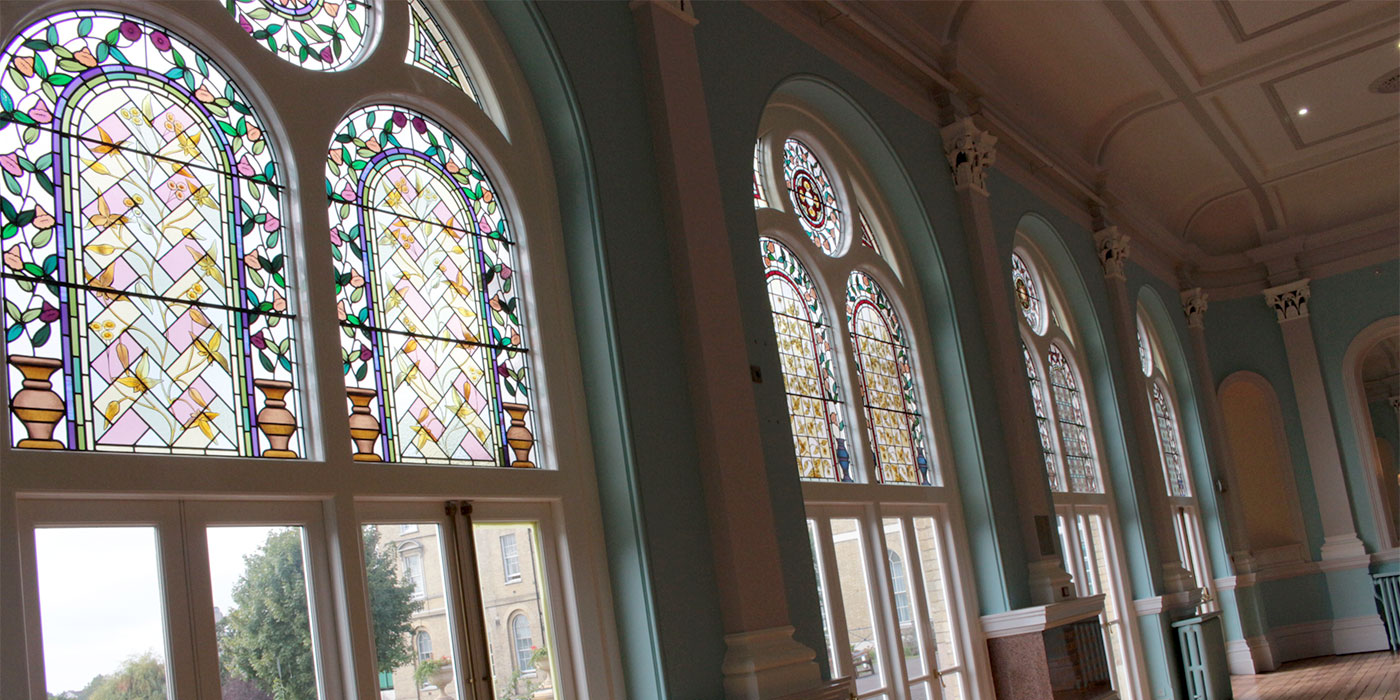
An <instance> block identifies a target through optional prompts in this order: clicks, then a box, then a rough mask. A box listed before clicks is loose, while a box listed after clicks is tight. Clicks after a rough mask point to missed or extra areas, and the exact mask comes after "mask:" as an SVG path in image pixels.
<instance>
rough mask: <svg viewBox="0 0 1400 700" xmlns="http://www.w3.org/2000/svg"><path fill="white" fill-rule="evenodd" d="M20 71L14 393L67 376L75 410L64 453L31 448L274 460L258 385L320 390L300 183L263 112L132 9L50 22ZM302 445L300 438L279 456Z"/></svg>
mask: <svg viewBox="0 0 1400 700" xmlns="http://www.w3.org/2000/svg"><path fill="white" fill-rule="evenodd" d="M0 65H3V66H4V69H3V70H4V73H3V75H2V76H0V173H3V174H2V175H0V179H3V181H4V185H5V188H6V194H5V197H4V199H3V200H0V207H3V213H4V227H3V232H0V241H3V242H0V246H3V247H4V257H3V260H4V268H3V277H4V281H3V286H2V287H0V295H2V296H3V297H4V305H5V315H6V322H5V323H6V327H5V340H4V344H5V347H4V352H5V354H6V357H7V359H8V360H9V363H10V365H11V368H10V370H9V372H10V374H9V376H10V386H11V387H13V388H14V389H15V391H19V390H20V387H21V384H22V382H23V380H24V373H32V372H34V371H35V370H34V366H35V365H36V362H37V363H38V365H40V366H42V365H44V364H45V363H47V365H48V366H47V368H46V371H48V372H54V371H56V370H57V369H59V368H61V373H59V374H58V375H57V376H55V377H54V378H53V382H54V385H55V388H56V394H57V396H58V397H61V399H62V404H63V405H62V407H61V409H60V410H61V415H58V414H57V413H55V416H56V417H54V418H53V421H54V422H53V423H49V424H48V429H50V430H53V440H52V441H48V442H43V441H41V444H34V443H33V442H32V441H26V440H19V443H20V446H26V447H28V446H36V447H49V448H56V449H69V450H108V451H126V452H141V453H182V454H201V455H232V456H237V455H242V456H252V455H257V454H260V453H261V452H262V451H263V449H262V448H263V447H265V446H267V441H266V440H264V436H263V435H260V434H259V432H258V430H256V428H257V427H258V423H259V421H260V420H263V419H260V418H259V415H258V410H259V409H258V406H257V405H256V404H257V403H259V402H258V398H257V396H256V392H255V391H254V388H255V386H256V387H259V388H262V389H264V393H265V394H266V397H267V399H268V400H269V403H271V402H272V401H274V400H276V401H282V400H285V402H286V404H287V405H288V406H291V407H292V408H293V410H295V407H296V406H297V405H298V404H299V403H300V396H299V390H298V388H297V382H296V378H297V375H298V374H299V372H298V371H297V367H296V357H297V352H296V347H295V341H294V333H293V326H294V325H295V323H294V321H293V316H292V313H291V312H292V308H291V304H292V302H291V299H292V298H293V297H294V296H295V295H293V294H291V293H290V292H289V291H288V289H289V281H288V279H287V277H288V275H289V270H291V269H292V268H293V267H294V266H293V265H292V264H291V263H290V261H289V259H288V255H287V254H286V252H285V251H284V243H285V239H286V232H285V229H284V228H283V226H282V209H281V195H282V185H281V183H280V175H279V173H278V166H277V163H276V162H275V160H274V158H273V153H272V149H271V148H270V147H269V144H268V136H267V132H266V129H265V128H264V126H263V124H262V122H261V120H260V119H259V118H258V116H257V114H256V113H255V112H254V111H253V109H252V107H251V105H250V104H249V101H248V99H247V98H246V97H245V96H244V94H243V92H242V91H241V90H239V89H238V87H237V86H236V85H234V83H233V82H232V80H231V79H230V78H229V77H228V75H227V74H225V73H224V72H223V71H222V70H221V69H220V68H219V67H218V66H217V65H216V64H215V63H214V62H213V61H211V60H209V59H208V58H207V57H206V56H205V55H204V54H203V53H202V52H201V51H199V50H198V49H196V48H195V47H193V46H192V45H190V44H189V43H187V42H185V41H184V40H183V39H181V38H180V37H178V36H175V35H173V34H171V33H170V32H168V31H166V30H165V29H164V28H162V27H160V26H159V25H157V24H154V23H152V22H149V21H147V20H143V19H140V18H137V17H133V16H130V15H124V14H119V13H114V12H105V11H103V12H98V11H74V12H63V13H59V14H55V15H52V16H50V17H48V18H45V19H43V20H41V21H39V22H36V23H35V24H33V25H31V26H30V27H29V28H27V29H25V30H24V32H23V33H22V34H21V35H20V36H18V37H16V38H15V39H14V40H13V41H11V42H10V44H9V46H8V47H7V48H6V49H5V52H4V54H3V55H0ZM21 364H24V365H27V367H26V368H25V369H24V370H21V369H20V368H19V365H21ZM39 371H40V372H42V371H45V370H44V369H41V370H39ZM44 376H47V375H44ZM268 391H271V392H272V393H268ZM273 394H276V395H275V396H274V395H273ZM19 413H20V411H12V413H11V433H12V434H14V435H15V437H16V439H17V440H18V439H19V438H23V437H24V436H25V435H26V432H27V431H32V430H33V428H34V426H33V425H28V426H27V425H26V424H25V423H24V422H23V421H22V420H21V419H20V417H19V415H18V414H19ZM264 415H266V414H264ZM264 422H266V421H264ZM31 423H32V421H31ZM269 425H270V424H269ZM284 427H285V426H284ZM269 434H271V433H269ZM300 452H301V447H300V431H296V432H294V433H293V434H292V435H291V437H290V441H289V443H288V444H287V445H286V447H285V449H283V450H280V451H278V452H276V453H275V455H276V456H294V455H295V454H298V453H300Z"/></svg>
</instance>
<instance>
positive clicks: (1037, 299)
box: [1011, 253, 1045, 333]
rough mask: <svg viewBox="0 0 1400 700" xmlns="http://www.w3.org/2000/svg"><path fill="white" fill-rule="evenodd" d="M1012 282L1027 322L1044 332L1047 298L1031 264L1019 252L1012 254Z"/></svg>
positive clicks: (1032, 327) (1036, 329) (1038, 331)
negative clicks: (1043, 294) (1032, 270)
mask: <svg viewBox="0 0 1400 700" xmlns="http://www.w3.org/2000/svg"><path fill="white" fill-rule="evenodd" d="M1011 284H1012V286H1013V288H1014V289H1015V290H1016V304H1017V306H1019V307H1021V314H1022V315H1024V316H1025V317H1026V323H1029V324H1031V330H1033V331H1035V332H1036V333H1044V332H1045V299H1044V297H1042V296H1041V294H1040V285H1039V284H1038V283H1037V282H1036V279H1035V275H1034V274H1032V273H1031V269H1030V266H1028V265H1026V261H1025V260H1024V259H1022V258H1021V256H1020V255H1019V254H1017V253H1012V254H1011Z"/></svg>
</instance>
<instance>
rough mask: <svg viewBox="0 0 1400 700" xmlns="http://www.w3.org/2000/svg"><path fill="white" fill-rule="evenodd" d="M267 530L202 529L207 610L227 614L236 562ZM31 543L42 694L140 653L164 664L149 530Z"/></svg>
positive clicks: (47, 532) (89, 532)
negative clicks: (209, 590) (209, 593)
mask: <svg viewBox="0 0 1400 700" xmlns="http://www.w3.org/2000/svg"><path fill="white" fill-rule="evenodd" d="M274 529H279V528H268V527H217V528H209V559H210V562H209V571H210V581H211V585H212V587H213V596H214V605H215V607H217V608H219V609H220V610H221V611H223V613H224V614H228V612H229V611H230V610H232V609H233V586H234V584H236V583H237V582H238V579H239V577H240V576H241V575H242V573H243V558H244V557H245V556H246V555H249V554H253V553H255V552H256V551H257V550H258V548H259V547H260V546H261V545H262V543H263V541H264V540H266V539H267V534H268V532H270V531H272V530H274ZM34 543H35V547H36V550H37V554H38V575H39V614H40V620H41V623H42V627H43V639H44V671H45V678H46V683H47V685H48V692H50V693H61V692H64V691H67V690H81V689H82V688H83V687H85V686H86V685H87V684H88V682H89V681H91V680H92V678H93V677H94V676H96V675H98V674H101V673H110V672H112V671H114V670H116V669H117V668H119V667H120V666H121V664H122V662H123V661H125V660H126V659H128V658H130V657H132V656H139V655H141V654H143V653H146V652H152V653H153V654H155V655H156V656H157V658H160V659H161V660H162V661H164V657H165V647H166V642H165V631H164V625H163V617H164V613H163V611H162V609H161V605H162V603H161V588H160V583H159V577H160V567H159V564H158V562H157V555H156V552H157V549H156V530H155V528H153V527H83V528H36V529H35V531H34ZM209 614H211V615H212V614H213V612H212V611H210V613H209Z"/></svg>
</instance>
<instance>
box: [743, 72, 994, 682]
mask: <svg viewBox="0 0 1400 700" xmlns="http://www.w3.org/2000/svg"><path fill="white" fill-rule="evenodd" d="M813 114H815V112H814V111H813V110H812V109H811V108H810V107H808V106H806V105H803V104H801V103H799V102H798V101H796V100H794V99H793V98H790V97H787V96H782V95H779V96H776V97H775V98H774V99H773V101H772V102H770V103H769V106H768V108H767V109H766V110H765V112H764V115H763V117H762V119H761V121H760V125H759V133H760V134H761V135H760V136H759V138H758V143H757V144H756V148H757V149H758V151H759V153H760V154H761V155H762V160H761V161H760V163H759V166H760V167H761V168H762V172H761V176H760V178H759V181H760V183H761V186H762V187H763V188H764V194H765V199H766V201H767V202H768V206H767V207H763V206H758V207H757V208H756V211H755V216H756V218H757V220H758V228H759V235H760V236H762V237H766V238H771V239H773V240H775V241H777V242H779V243H781V244H782V245H784V246H786V247H787V248H788V249H789V250H791V251H792V252H793V254H794V255H796V256H797V257H798V259H799V260H800V261H801V262H802V265H803V267H805V268H806V269H807V272H808V273H809V274H810V275H811V277H812V281H813V284H814V286H815V287H816V291H817V294H818V297H819V299H820V302H821V304H822V305H823V306H824V307H825V311H826V316H827V319H828V321H829V323H830V325H831V336H832V337H831V340H832V342H833V346H832V350H833V354H834V355H835V358H834V365H835V366H834V371H835V373H836V376H837V378H838V380H839V381H840V382H841V392H842V398H843V399H844V403H845V410H846V419H847V439H848V448H847V449H848V452H849V453H850V461H851V466H850V470H851V474H852V476H853V478H854V479H855V482H856V483H840V482H827V481H803V482H802V493H803V500H804V501H805V503H806V509H807V516H808V519H809V530H811V531H812V532H813V533H814V538H813V539H815V541H816V546H817V549H816V551H814V552H813V556H814V558H815V560H816V564H817V576H818V580H819V586H820V589H821V598H822V600H821V606H822V612H823V615H824V620H823V621H824V623H825V624H826V629H827V631H828V633H829V634H828V639H827V640H826V642H827V644H828V655H829V658H830V662H831V669H832V676H833V677H841V676H851V677H854V671H853V669H852V668H851V659H850V655H849V654H847V653H841V651H842V650H844V649H848V648H849V643H848V641H846V638H847V630H846V627H845V607H844V605H843V603H842V601H841V597H840V590H839V588H840V584H839V580H838V578H837V577H836V576H835V573H834V572H835V571H836V569H835V565H836V564H835V558H834V556H835V555H834V553H832V548H831V546H830V542H831V526H830V522H831V519H832V518H847V517H850V518H856V519H858V520H859V521H860V522H861V532H862V533H864V534H865V535H866V538H865V539H866V541H863V542H862V552H863V557H864V558H865V561H864V566H865V567H866V569H865V571H866V576H867V581H868V590H869V591H870V595H871V596H872V603H871V606H872V607H871V615H872V622H873V623H875V624H876V627H877V638H878V641H877V645H878V648H879V658H880V661H879V663H881V664H884V666H885V668H884V669H883V670H882V671H881V673H882V677H883V678H884V685H883V686H882V687H881V688H880V689H878V690H873V691H870V692H866V693H862V694H860V695H858V697H859V698H862V699H863V698H868V697H877V696H880V695H881V694H884V695H886V697H888V698H890V700H908V698H909V697H910V696H911V692H912V691H911V688H912V687H913V686H914V685H915V684H917V683H921V682H925V681H927V682H930V684H931V688H932V689H933V692H934V693H935V695H936V694H937V693H938V692H939V691H938V688H939V682H938V678H937V674H936V673H934V672H933V670H932V662H931V659H932V658H934V654H935V653H936V651H935V649H936V648H935V647H934V646H932V643H931V640H933V636H932V630H931V628H930V629H925V628H928V627H929V624H928V620H927V618H928V616H927V615H923V616H922V622H921V621H920V620H921V617H920V613H919V611H921V610H922V609H923V607H924V606H926V604H927V603H926V598H923V597H922V595H923V583H922V581H921V580H919V581H918V583H915V582H914V581H915V580H917V579H920V577H919V576H915V575H913V574H912V573H910V572H911V571H914V570H915V569H914V568H913V567H912V564H911V563H910V562H911V559H910V556H913V555H908V554H907V553H908V552H913V551H916V550H914V549H912V548H911V547H913V545H910V544H908V543H906V556H905V571H906V580H907V581H908V587H909V598H910V602H911V613H912V614H913V618H914V620H913V621H914V623H915V626H916V627H918V628H919V630H920V632H919V639H920V643H921V644H922V645H923V648H924V650H925V652H924V653H925V654H927V655H928V659H930V660H929V661H926V663H925V674H924V675H921V676H918V677H916V678H913V679H908V678H906V669H905V666H904V663H903V661H902V659H903V653H902V648H901V642H900V625H899V623H898V620H897V613H896V609H895V603H894V590H893V583H892V581H891V580H890V577H889V563H888V559H887V557H886V556H884V555H883V554H882V555H879V556H874V555H873V554H872V552H883V551H885V544H884V539H883V536H880V537H879V538H876V539H872V538H873V537H874V535H871V534H869V533H875V532H880V523H881V522H882V519H883V518H885V517H906V519H907V521H908V522H912V518H914V517H932V518H934V519H935V522H938V523H940V524H941V525H942V527H941V528H940V533H941V535H942V536H943V537H944V539H945V541H942V542H940V543H939V551H940V553H942V556H943V557H945V559H946V561H945V562H944V563H943V565H942V568H941V569H940V571H941V572H942V573H943V575H944V586H945V588H946V589H947V595H948V607H949V609H950V618H951V619H950V626H951V627H952V629H953V630H954V637H955V639H953V640H951V641H952V646H953V647H954V648H955V649H956V654H955V655H956V658H957V661H956V665H955V666H950V667H948V668H947V669H945V670H950V671H953V670H955V671H960V672H961V673H959V674H958V678H960V679H961V682H962V683H963V686H962V687H961V688H960V692H961V693H962V695H961V697H964V698H968V697H978V696H979V695H980V694H982V693H984V692H987V693H989V692H990V683H991V681H990V678H991V672H990V668H989V666H988V665H987V664H988V662H987V659H986V655H985V653H983V650H984V649H985V642H984V640H983V638H982V634H981V626H980V624H979V623H978V620H979V617H978V611H977V604H976V589H975V584H974V582H973V580H972V567H971V566H970V564H968V565H961V564H959V563H958V562H956V556H958V554H960V553H966V552H967V551H968V548H967V537H966V531H965V529H964V527H965V526H964V525H963V523H964V522H965V521H964V519H963V517H962V514H961V502H960V500H959V498H958V496H957V490H956V484H955V482H956V476H955V474H954V473H953V470H952V467H951V465H952V464H953V460H952V455H951V452H950V448H949V445H948V442H949V441H948V440H947V439H946V438H945V437H944V436H945V435H946V434H947V430H946V425H947V420H946V418H945V415H944V411H943V406H942V403H941V401H940V400H939V396H940V394H939V392H938V390H937V387H938V375H937V372H936V371H935V368H934V366H933V363H932V359H931V354H930V352H929V350H928V348H930V347H931V339H930V338H929V335H928V328H927V324H926V323H923V322H911V321H913V320H918V319H923V318H927V315H926V313H925V312H924V309H923V307H922V301H921V299H922V296H921V295H920V293H919V292H918V289H917V286H916V284H917V282H916V281H915V280H917V275H916V274H915V272H914V271H913V270H912V269H911V268H910V267H909V265H908V263H907V262H905V261H907V259H908V256H907V254H906V253H905V251H904V249H903V248H902V246H901V243H900V241H899V240H898V237H897V236H890V235H885V228H886V226H887V225H886V224H885V222H887V221H891V220H892V215H891V214H890V212H889V210H888V209H887V208H886V207H885V206H884V204H883V203H882V202H881V200H880V198H879V197H878V196H877V194H876V193H877V192H878V190H877V188H876V187H875V186H874V180H873V178H872V177H871V176H870V174H869V172H868V171H867V170H866V169H865V167H864V165H862V164H861V162H860V159H859V157H858V156H857V154H856V153H855V151H854V149H852V148H851V147H849V146H848V145H847V144H846V142H844V141H843V140H842V139H841V137H840V136H839V135H838V134H837V133H836V132H835V131H834V130H833V129H831V128H830V127H829V126H827V125H826V124H824V123H822V122H821V121H819V120H817V119H816V118H814V117H813ZM788 138H796V139H797V140H799V141H801V142H802V143H803V144H804V145H805V146H807V147H808V148H809V149H811V151H812V153H814V154H815V155H816V156H817V158H818V159H819V160H820V161H821V163H822V167H823V169H824V170H825V171H826V175H827V177H828V178H829V179H830V180H831V184H832V187H833V188H834V189H835V191H836V193H837V197H838V198H839V199H840V202H841V207H842V214H843V216H844V224H843V231H844V240H843V241H842V242H841V243H840V244H839V245H838V246H837V249H836V252H835V254H834V255H827V254H826V253H824V252H822V251H821V250H820V249H819V248H818V247H817V245H816V244H815V243H814V242H812V241H811V240H810V239H809V238H808V237H807V234H806V233H805V232H804V231H803V229H802V227H801V224H800V223H798V221H797V218H796V215H795V214H794V213H793V212H792V211H791V207H792V204H791V202H790V200H789V198H788V196H787V192H786V190H785V188H784V187H783V177H782V163H781V153H782V144H783V142H784V141H785V140H786V139H788ZM774 154H778V155H774ZM755 201H756V203H757V200H755ZM857 211H859V212H861V213H863V214H864V215H865V217H866V220H867V222H868V223H869V225H870V228H871V233H872V235H873V236H874V237H875V238H876V240H878V241H880V243H881V251H883V253H881V252H877V251H876V250H874V249H871V248H869V247H866V246H864V245H862V244H861V242H860V235H861V233H860V228H859V224H858V223H857V221H856V216H857ZM753 243H754V248H753V254H754V255H755V256H756V255H758V254H759V249H758V245H759V242H758V240H756V239H755V240H754V242H753ZM855 271H860V272H863V273H865V274H867V275H869V276H870V277H871V278H873V279H874V280H875V281H876V282H877V283H878V284H879V285H880V286H881V287H882V288H883V289H884V291H885V294H886V295H887V297H888V298H889V299H890V302H891V304H892V305H893V306H894V307H895V308H894V310H893V314H894V315H895V317H896V318H897V319H898V321H899V323H900V324H901V325H903V327H904V331H905V335H906V337H907V338H908V341H909V344H910V350H909V355H910V360H911V364H912V365H913V371H914V374H915V376H917V377H919V378H920V381H919V382H918V385H919V386H918V389H917V392H918V393H917V396H918V399H919V403H920V406H921V409H922V414H923V416H922V420H923V425H924V435H925V443H926V444H925V448H926V452H925V456H926V458H927V459H928V461H929V465H930V469H931V471H932V472H933V473H932V475H931V479H932V481H933V483H934V484H935V485H934V486H916V485H908V484H883V483H880V482H879V481H878V479H877V478H876V475H875V467H874V464H873V459H872V457H871V445H870V435H869V431H868V429H867V425H866V423H867V417H866V411H865V408H864V406H863V404H862V401H861V396H860V384H859V377H858V372H859V370H858V368H857V365H856V355H855V352H854V348H853V346H852V341H851V336H850V328H849V324H848V323H847V322H846V284H847V282H848V280H849V277H850V275H851V273H852V272H855ZM753 303H761V304H763V305H764V307H763V308H764V309H765V311H767V310H769V307H768V300H767V298H766V297H765V298H764V299H763V300H761V301H759V300H753ZM913 536H914V535H913V531H912V527H906V537H908V538H911V539H912V538H913ZM823 543H825V544H823ZM896 661H898V662H897V663H896Z"/></svg>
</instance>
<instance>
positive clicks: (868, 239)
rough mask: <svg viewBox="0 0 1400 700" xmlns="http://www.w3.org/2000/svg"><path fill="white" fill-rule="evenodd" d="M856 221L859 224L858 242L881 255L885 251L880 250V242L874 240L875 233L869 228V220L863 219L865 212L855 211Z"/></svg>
mask: <svg viewBox="0 0 1400 700" xmlns="http://www.w3.org/2000/svg"><path fill="white" fill-rule="evenodd" d="M856 221H857V222H858V223H859V224H860V244H861V245H863V246H865V247H866V248H869V249H871V250H873V251H875V253H876V254H877V255H880V256H882V257H883V256H884V254H885V253H884V251H881V250H880V242H879V241H877V240H875V233H874V232H872V231H871V230H870V222H869V221H866V220H865V212H863V211H857V212H856Z"/></svg>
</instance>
